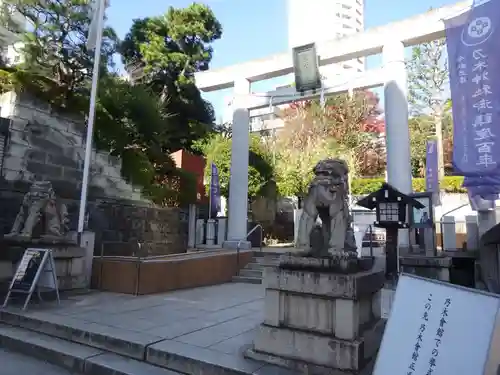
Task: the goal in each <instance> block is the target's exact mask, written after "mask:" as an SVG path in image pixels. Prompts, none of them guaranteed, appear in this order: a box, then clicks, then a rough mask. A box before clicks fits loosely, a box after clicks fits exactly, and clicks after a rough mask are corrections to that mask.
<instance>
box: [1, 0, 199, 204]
mask: <svg viewBox="0 0 500 375" xmlns="http://www.w3.org/2000/svg"><path fill="white" fill-rule="evenodd" d="M3 5H4V6H8V7H9V9H10V10H12V9H14V10H15V11H16V12H19V13H20V14H21V15H23V16H24V17H26V20H27V21H28V27H27V29H26V30H24V31H23V29H21V28H19V25H17V24H16V23H15V22H14V18H13V17H11V16H12V13H9V12H7V13H3V17H4V19H3V20H2V21H3V22H4V24H7V25H9V27H10V28H11V29H12V30H13V31H16V32H18V33H19V35H20V40H22V41H23V43H22V46H21V47H20V52H21V53H22V56H23V58H22V59H21V62H20V63H19V64H18V65H17V66H13V67H12V66H11V67H4V69H3V70H2V71H0V84H1V85H2V87H1V88H2V90H3V91H6V90H12V89H16V90H22V91H25V92H28V93H30V94H32V95H33V96H34V97H36V98H37V99H39V100H42V101H45V102H47V103H50V104H51V105H52V108H53V109H54V110H56V111H70V112H72V113H73V114H80V115H81V116H82V118H86V116H87V114H88V109H89V93H90V83H91V75H92V67H93V62H94V61H93V52H91V51H87V49H86V40H87V36H88V27H89V24H90V7H89V1H88V0H66V1H60V0H44V1H41V0H5V1H4V2H3ZM189 22H190V21H189V20H186V23H187V24H189ZM192 23H196V22H195V21H192ZM103 36H104V37H103V48H102V50H101V54H102V56H101V62H102V64H101V72H100V82H99V93H98V96H99V97H98V102H97V106H96V122H95V143H96V146H97V147H98V149H101V150H106V151H109V152H110V153H111V154H112V155H114V156H118V157H120V158H121V160H122V171H121V172H122V175H123V177H125V178H126V179H127V180H128V181H130V182H131V183H133V184H135V185H139V186H141V187H142V190H143V192H144V193H145V194H146V196H149V197H150V198H151V199H153V201H155V202H156V203H160V204H172V203H173V202H174V201H175V202H179V201H182V200H187V199H188V198H187V197H188V196H189V198H194V197H195V196H196V194H195V192H194V183H193V184H189V183H186V182H193V177H192V176H189V175H188V174H186V173H184V172H182V171H181V170H178V169H177V168H176V167H175V163H174V162H173V160H172V159H171V158H170V157H169V156H168V155H169V154H170V152H172V151H176V150H177V149H179V148H180V147H181V146H182V145H180V143H179V140H178V137H177V136H176V133H175V129H176V126H178V124H179V123H178V121H177V119H178V117H180V115H183V113H184V112H185V108H183V107H182V103H181V104H179V105H178V106H177V107H176V106H175V105H170V103H169V105H166V103H167V102H168V101H166V100H165V98H160V96H159V95H158V93H157V92H155V91H154V88H153V87H149V86H147V85H142V84H138V85H134V84H131V83H129V82H127V81H125V80H123V79H122V78H120V77H118V76H117V74H115V73H114V72H113V65H112V55H113V54H114V53H115V52H116V50H117V38H116V35H115V32H114V31H113V30H112V29H111V28H106V29H105V30H104V35H103ZM198 94H199V93H198ZM193 128H196V126H193ZM180 184H182V189H180V188H179V186H180Z"/></svg>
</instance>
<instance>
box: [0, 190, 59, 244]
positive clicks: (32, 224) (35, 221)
mask: <svg viewBox="0 0 500 375" xmlns="http://www.w3.org/2000/svg"><path fill="white" fill-rule="evenodd" d="M39 224H42V225H43V227H42V228H41V229H42V231H41V232H42V235H41V237H42V238H62V237H64V236H65V234H66V233H67V231H68V211H67V208H66V205H64V204H58V202H57V198H56V194H55V191H54V189H53V188H52V184H51V183H50V181H36V182H34V183H33V184H32V185H31V187H30V190H29V192H28V193H26V194H25V195H24V199H23V203H22V205H21V208H20V209H19V212H18V214H17V216H16V220H15V221H14V224H13V225H12V229H11V231H10V233H9V234H7V235H6V237H26V238H32V237H33V231H34V229H35V228H36V227H37V225H39Z"/></svg>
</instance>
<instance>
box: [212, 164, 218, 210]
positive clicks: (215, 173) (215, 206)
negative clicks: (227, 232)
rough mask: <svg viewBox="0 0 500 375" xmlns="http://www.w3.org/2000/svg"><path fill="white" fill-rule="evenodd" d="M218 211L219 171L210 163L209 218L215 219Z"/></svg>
mask: <svg viewBox="0 0 500 375" xmlns="http://www.w3.org/2000/svg"><path fill="white" fill-rule="evenodd" d="M219 211H220V183H219V170H218V169H217V166H216V165H215V164H214V163H212V171H211V177H210V217H217V214H218V213H219Z"/></svg>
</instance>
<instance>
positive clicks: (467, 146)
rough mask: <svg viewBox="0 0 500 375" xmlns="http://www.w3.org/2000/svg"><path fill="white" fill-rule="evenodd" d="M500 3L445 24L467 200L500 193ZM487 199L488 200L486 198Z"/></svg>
mask: <svg viewBox="0 0 500 375" xmlns="http://www.w3.org/2000/svg"><path fill="white" fill-rule="evenodd" d="M498 14H500V1H498V0H482V1H477V0H476V1H475V2H474V6H473V7H472V8H471V9H470V10H469V11H466V12H465V13H462V14H460V15H458V16H456V17H454V18H451V19H449V20H446V21H445V26H446V44H447V50H448V60H449V72H450V89H451V100H452V104H453V124H454V127H453V167H454V169H455V172H456V173H457V174H459V175H463V176H465V179H464V186H465V187H467V188H468V189H469V195H481V196H483V197H484V196H485V195H488V196H489V198H490V199H492V198H493V197H494V196H495V194H496V196H498V193H500V143H499V140H498V137H499V136H500V128H499V127H498V124H499V123H500V49H499V47H500V22H499V21H500V18H499V17H498ZM486 193H487V194H486Z"/></svg>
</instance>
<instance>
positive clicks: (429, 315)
mask: <svg viewBox="0 0 500 375" xmlns="http://www.w3.org/2000/svg"><path fill="white" fill-rule="evenodd" d="M499 297H500V296H496V295H491V294H487V293H482V292H480V291H477V290H473V289H467V288H462V287H459V286H456V285H452V284H448V283H442V282H439V281H435V280H430V279H424V278H420V277H415V276H410V275H405V274H403V275H401V276H400V278H399V282H398V287H397V289H396V294H395V297H394V301H393V304H392V308H391V313H390V317H389V319H388V321H387V325H386V328H385V332H384V337H383V339H382V344H381V346H380V350H379V353H378V356H377V360H376V363H375V368H374V371H373V375H388V374H403V375H450V374H453V375H484V374H488V375H490V374H491V375H494V374H496V370H497V369H496V368H497V366H498V362H495V360H498V357H500V353H497V352H495V353H493V351H492V355H490V346H491V347H494V346H496V345H495V343H492V338H493V336H494V335H493V333H494V332H495V329H498V327H499V326H497V314H498V311H499V306H500V305H499V304H500V299H499ZM499 323H500V322H499ZM494 341H495V340H494ZM493 357H494V358H493ZM487 361H488V362H489V364H488V365H487ZM492 361H493V362H495V363H493V362H492ZM487 367H489V368H490V369H493V368H494V371H495V372H491V370H489V371H486V368H487Z"/></svg>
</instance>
